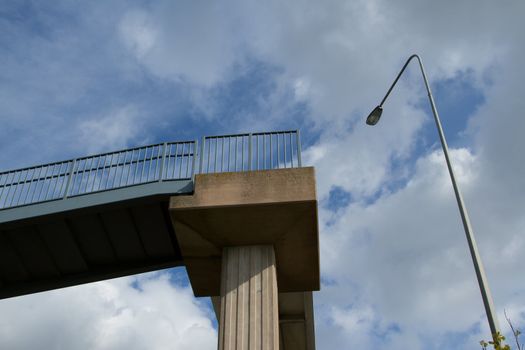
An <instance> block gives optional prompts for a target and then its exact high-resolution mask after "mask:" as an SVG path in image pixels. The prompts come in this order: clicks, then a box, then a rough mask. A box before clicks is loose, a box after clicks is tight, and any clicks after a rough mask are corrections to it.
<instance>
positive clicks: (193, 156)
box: [188, 139, 199, 181]
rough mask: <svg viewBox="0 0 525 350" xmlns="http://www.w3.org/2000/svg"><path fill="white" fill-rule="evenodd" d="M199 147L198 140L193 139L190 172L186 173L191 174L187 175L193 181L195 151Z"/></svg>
mask: <svg viewBox="0 0 525 350" xmlns="http://www.w3.org/2000/svg"><path fill="white" fill-rule="evenodd" d="M198 148H199V141H198V140H197V139H195V140H194V141H193V152H192V156H191V174H188V175H191V176H189V178H191V179H192V181H195V156H196V154H195V152H196V151H197V149H198Z"/></svg>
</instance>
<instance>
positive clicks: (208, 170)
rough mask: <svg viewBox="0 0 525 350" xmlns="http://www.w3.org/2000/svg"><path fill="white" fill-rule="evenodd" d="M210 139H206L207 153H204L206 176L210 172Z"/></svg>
mask: <svg viewBox="0 0 525 350" xmlns="http://www.w3.org/2000/svg"><path fill="white" fill-rule="evenodd" d="M210 140H211V139H210V138H208V152H207V153H206V158H207V163H208V164H207V165H206V174H208V173H209V172H210V155H211V141H210Z"/></svg>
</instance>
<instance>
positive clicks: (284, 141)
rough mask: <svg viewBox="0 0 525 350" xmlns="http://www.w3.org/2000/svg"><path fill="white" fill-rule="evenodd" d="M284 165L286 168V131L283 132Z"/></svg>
mask: <svg viewBox="0 0 525 350" xmlns="http://www.w3.org/2000/svg"><path fill="white" fill-rule="evenodd" d="M283 152H284V167H285V168H286V162H287V160H286V133H283Z"/></svg>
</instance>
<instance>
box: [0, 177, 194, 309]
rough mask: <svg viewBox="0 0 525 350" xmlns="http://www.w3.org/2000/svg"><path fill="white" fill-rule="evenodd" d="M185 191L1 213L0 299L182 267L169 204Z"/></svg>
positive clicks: (159, 190) (126, 194)
mask: <svg viewBox="0 0 525 350" xmlns="http://www.w3.org/2000/svg"><path fill="white" fill-rule="evenodd" d="M190 185H191V183H190V182H189V181H187V182H184V183H177V182H170V183H159V184H158V185H155V184H153V186H152V184H146V185H140V186H136V187H135V188H132V189H129V188H127V189H119V190H112V191H107V192H105V193H94V194H88V195H84V196H81V197H78V198H77V199H76V200H73V199H68V200H66V201H64V202H65V203H66V204H67V207H63V208H62V210H61V211H59V212H57V211H56V210H55V211H53V210H51V209H53V207H54V208H55V209H56V208H57V206H61V205H64V204H63V203H62V202H60V201H55V202H48V203H42V204H38V205H33V206H31V207H30V208H29V207H28V208H24V207H22V208H13V209H10V210H5V211H3V212H1V214H2V215H1V216H0V299H1V298H9V297H14V296H19V295H24V294H30V293H35V292H41V291H45V290H51V289H57V288H63V287H68V286H73V285H78V284H83V283H88V282H94V281H99V280H103V279H108V278H115V277H122V276H127V275H132V274H136V273H141V272H147V271H153V270H159V269H162V268H169V267H174V266H181V265H183V262H182V258H181V253H180V250H179V247H178V244H177V239H176V237H175V233H174V232H173V226H172V225H171V222H170V219H169V213H168V202H169V198H170V197H171V196H172V195H173V194H174V193H187V192H191V190H192V188H191V186H190ZM145 188H146V189H147V190H145ZM152 189H154V190H152ZM137 191H139V192H141V193H142V196H141V197H139V198H137V197H134V196H135V195H136V194H137ZM130 192H131V193H130ZM163 192H165V193H163ZM106 197H108V198H109V197H111V198H112V200H111V201H105V200H104V199H105V198H106ZM116 197H118V198H119V199H120V200H119V201H114V198H116ZM75 203H76V204H77V205H75ZM86 203H89V206H85V204H86ZM28 210H30V211H31V212H30V214H31V215H29V213H28ZM17 217H20V218H18V219H17V220H12V219H13V218H17ZM22 217H23V218H22ZM2 221H3V222H2Z"/></svg>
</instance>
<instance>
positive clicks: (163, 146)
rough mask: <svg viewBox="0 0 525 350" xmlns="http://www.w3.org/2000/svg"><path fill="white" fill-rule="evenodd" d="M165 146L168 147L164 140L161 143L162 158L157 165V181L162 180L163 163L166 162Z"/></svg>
mask: <svg viewBox="0 0 525 350" xmlns="http://www.w3.org/2000/svg"><path fill="white" fill-rule="evenodd" d="M167 147H168V143H167V142H164V144H163V145H162V160H161V162H160V167H159V182H162V177H163V175H164V167H165V164H164V163H165V162H166V148H167ZM166 177H167V176H166Z"/></svg>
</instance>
